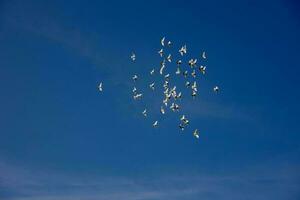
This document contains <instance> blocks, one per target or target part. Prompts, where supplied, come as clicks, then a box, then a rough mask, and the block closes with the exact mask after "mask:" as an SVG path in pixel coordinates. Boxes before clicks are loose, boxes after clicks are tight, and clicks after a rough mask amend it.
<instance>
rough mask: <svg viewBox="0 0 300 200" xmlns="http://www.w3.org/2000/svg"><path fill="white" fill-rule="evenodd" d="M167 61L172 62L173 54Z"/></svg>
mask: <svg viewBox="0 0 300 200" xmlns="http://www.w3.org/2000/svg"><path fill="white" fill-rule="evenodd" d="M167 61H168V62H172V56H171V54H169V55H168V57H167Z"/></svg>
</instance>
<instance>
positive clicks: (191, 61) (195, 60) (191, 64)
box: [189, 59, 197, 68]
mask: <svg viewBox="0 0 300 200" xmlns="http://www.w3.org/2000/svg"><path fill="white" fill-rule="evenodd" d="M196 63H197V59H190V60H189V66H191V68H193V67H194V66H195V65H196Z"/></svg>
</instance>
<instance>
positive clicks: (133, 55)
mask: <svg viewBox="0 0 300 200" xmlns="http://www.w3.org/2000/svg"><path fill="white" fill-rule="evenodd" d="M130 58H131V60H132V61H135V59H136V57H135V53H132V54H131V56H130Z"/></svg>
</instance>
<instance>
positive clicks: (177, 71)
mask: <svg viewBox="0 0 300 200" xmlns="http://www.w3.org/2000/svg"><path fill="white" fill-rule="evenodd" d="M175 74H177V75H179V74H180V69H179V67H177V70H176V72H175Z"/></svg>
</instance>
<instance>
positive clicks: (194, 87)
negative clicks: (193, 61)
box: [192, 81, 197, 92]
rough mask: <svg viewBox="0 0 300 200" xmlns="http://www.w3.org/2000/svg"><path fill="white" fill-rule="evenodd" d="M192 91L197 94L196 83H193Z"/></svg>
mask: <svg viewBox="0 0 300 200" xmlns="http://www.w3.org/2000/svg"><path fill="white" fill-rule="evenodd" d="M192 90H194V91H195V92H197V82H196V81H194V83H193V85H192Z"/></svg>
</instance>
